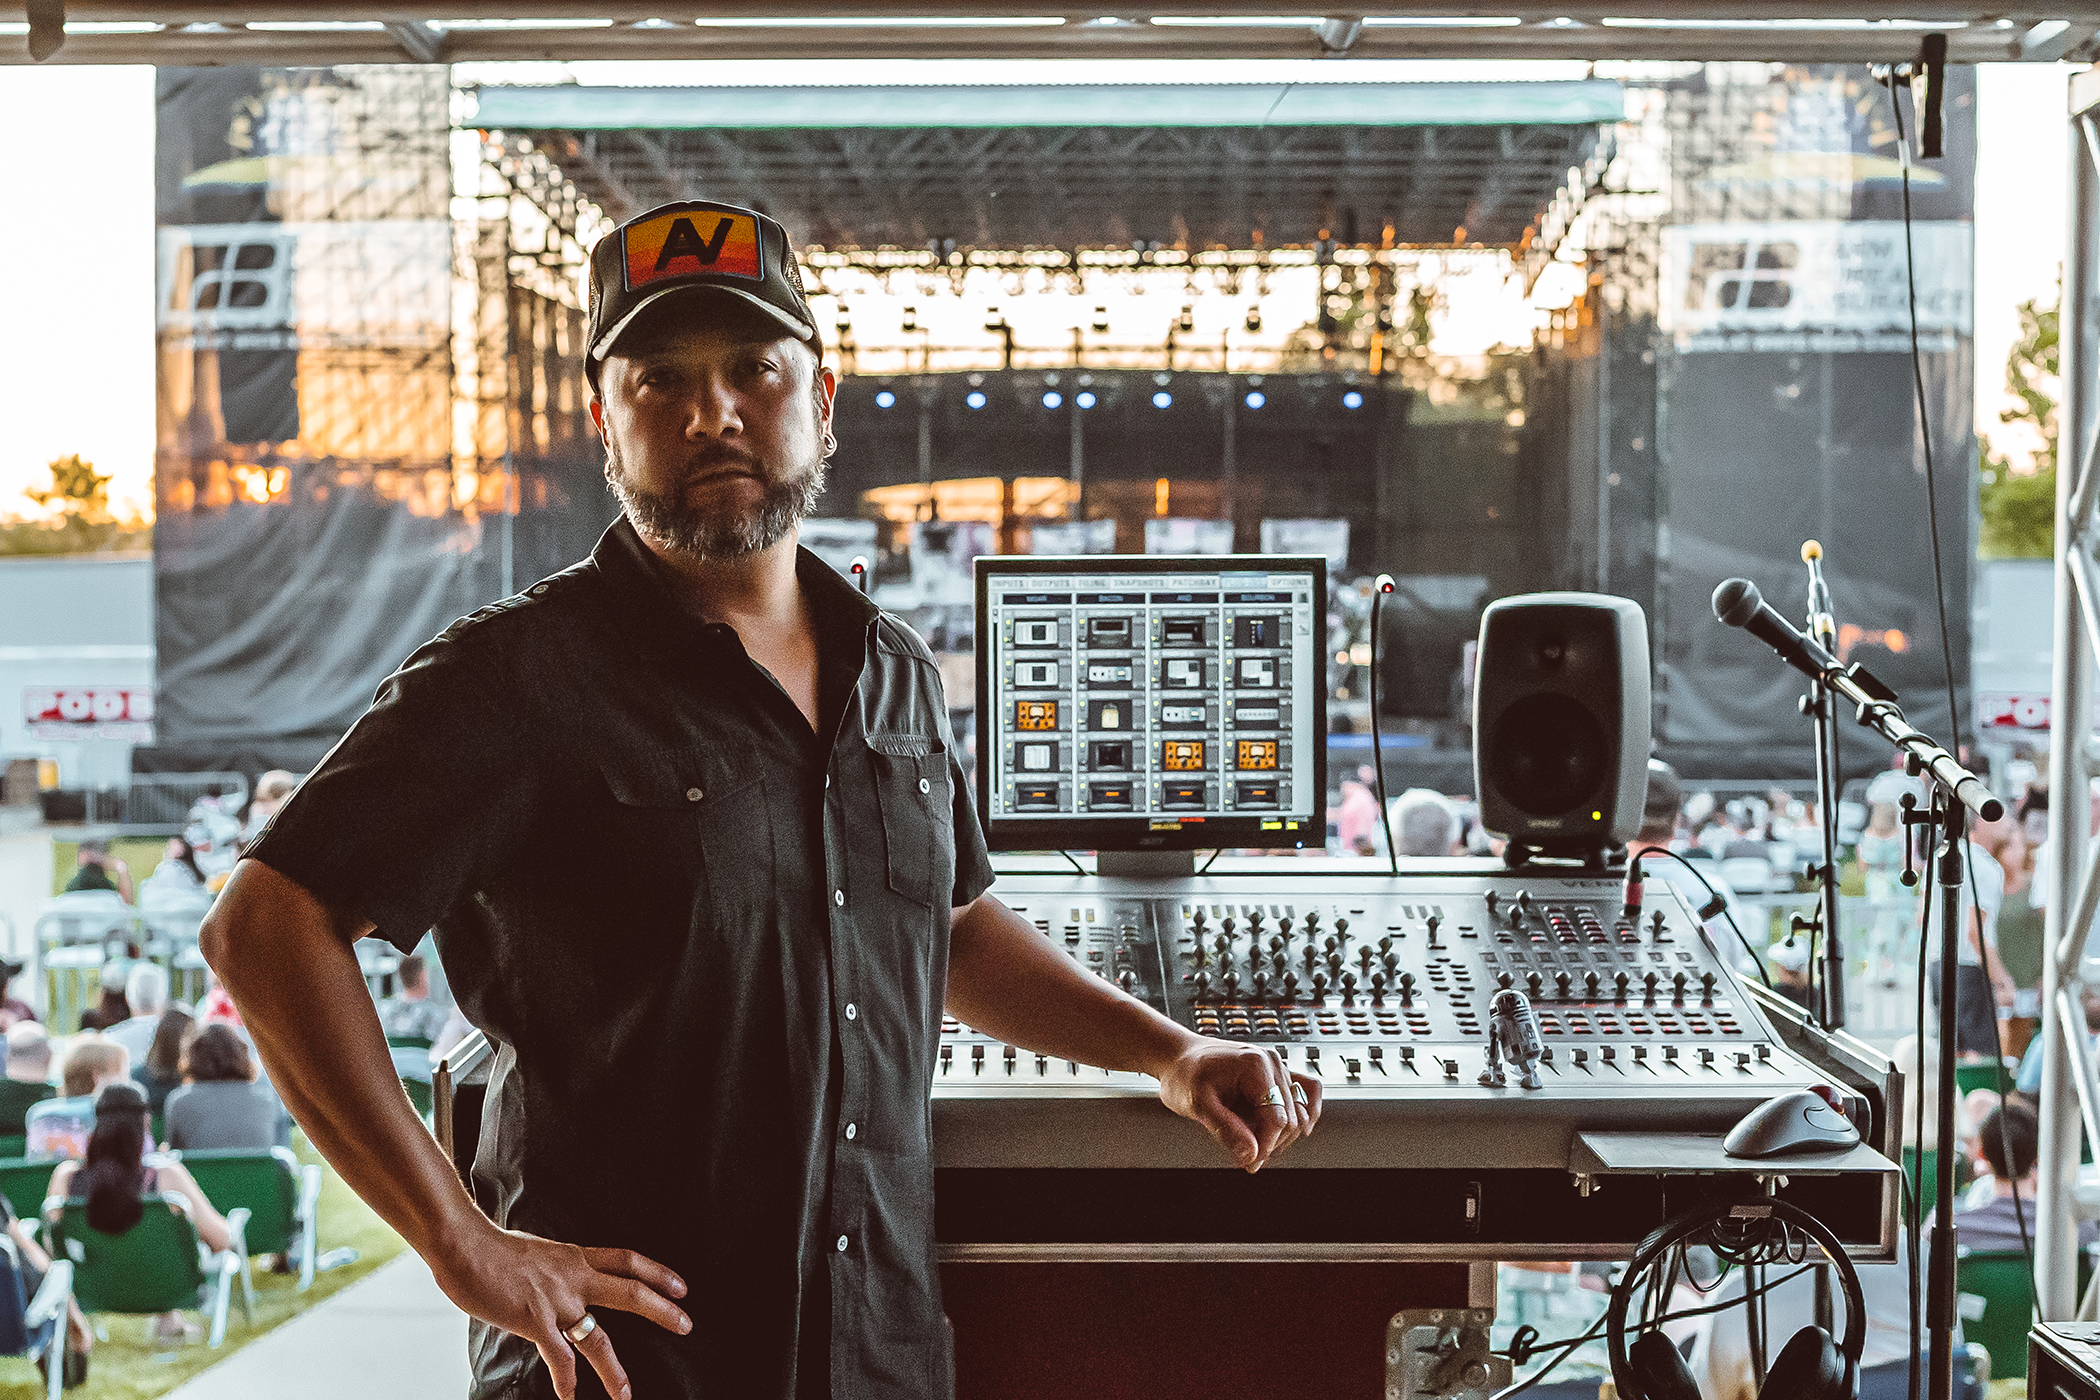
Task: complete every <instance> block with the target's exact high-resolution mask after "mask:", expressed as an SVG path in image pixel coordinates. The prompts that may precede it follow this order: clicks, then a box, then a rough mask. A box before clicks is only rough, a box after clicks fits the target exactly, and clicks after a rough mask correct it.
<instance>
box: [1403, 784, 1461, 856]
mask: <svg viewBox="0 0 2100 1400" xmlns="http://www.w3.org/2000/svg"><path fill="white" fill-rule="evenodd" d="M1458 835H1459V820H1458V809H1457V808H1456V807H1454V806H1452V805H1451V799H1450V798H1448V797H1445V796H1444V795H1443V794H1442V793H1439V792H1431V791H1430V790H1429V789H1428V788H1409V789H1408V790H1407V791H1406V792H1403V793H1401V794H1400V795H1399V796H1398V797H1396V798H1394V799H1393V840H1394V842H1395V843H1396V844H1397V845H1398V846H1399V847H1400V854H1401V855H1403V856H1448V855H1454V854H1457V852H1458Z"/></svg>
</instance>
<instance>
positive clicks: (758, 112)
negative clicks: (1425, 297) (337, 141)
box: [463, 81, 1625, 248]
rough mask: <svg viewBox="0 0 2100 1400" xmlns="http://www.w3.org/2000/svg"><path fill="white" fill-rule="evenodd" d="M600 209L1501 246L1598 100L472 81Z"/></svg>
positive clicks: (804, 233)
mask: <svg viewBox="0 0 2100 1400" xmlns="http://www.w3.org/2000/svg"><path fill="white" fill-rule="evenodd" d="M477 97H478V100H477V102H476V103H475V104H474V105H473V107H472V109H471V113H470V114H469V115H467V116H465V117H464V118H463V120H465V121H466V122H467V123H468V124H470V125H474V126H479V127H483V128H500V129H502V130H505V131H508V132H513V133H516V134H520V135H524V136H526V137H527V138H528V139H530V140H531V141H532V142H533V143H534V145H535V146H537V147H539V148H540V149H542V150H545V151H546V152H547V153H548V154H549V155H550V156H552V157H553V158H554V159H555V160H556V161H557V162H558V163H559V164H560V165H561V167H562V170H563V171H564V172H565V173H566V174H568V175H569V176H570V177H571V178H572V179H574V180H575V181H576V182H577V183H578V185H579V186H580V187H581V188H582V189H583V190H584V191H585V193H587V194H589V195H590V196H591V197H592V198H593V199H594V200H596V201H597V202H598V203H599V204H600V205H601V206H602V207H603V208H604V209H605V210H606V211H607V212H608V213H611V214H613V215H614V216H615V217H625V216H626V215H628V214H631V213H638V212H640V211H641V210H643V209H647V208H650V207H651V206H653V205H656V204H661V203H665V202H668V201H671V200H675V199H682V198H691V197H696V196H700V195H704V196H705V197H707V198H710V199H722V200H727V201H729V202H731V203H741V204H748V205H751V206H754V207H760V208H763V209H765V210H766V212H768V213H771V214H773V215H774V216H775V217H777V218H780V219H781V220H783V221H784V222H785V223H786V224H787V226H788V227H789V228H790V229H792V230H794V232H795V234H796V236H797V237H798V238H800V239H803V240H806V241H808V242H812V243H818V244H823V245H826V246H830V247H840V246H853V247H863V248H871V247H879V246H883V245H893V246H900V247H926V246H928V245H930V244H939V243H941V242H943V241H953V242H954V243H956V244H958V245H968V246H977V247H1000V248H1024V247H1060V248H1072V247H1104V246H1127V245H1130V244H1133V243H1168V244H1180V245H1185V246H1194V247H1199V248H1201V247H1216V246H1225V247H1233V248H1249V247H1257V246H1264V245H1266V246H1270V247H1276V246H1283V245H1291V244H1308V243H1312V242H1313V241H1315V240H1316V239H1318V238H1319V237H1320V236H1321V234H1322V231H1323V230H1325V231H1327V234H1328V236H1329V237H1332V238H1337V239H1340V240H1341V241H1343V242H1345V243H1354V242H1358V241H1373V242H1375V241H1378V240H1380V239H1381V238H1382V237H1383V231H1384V227H1385V226H1386V225H1387V224H1390V225H1392V228H1393V238H1394V240H1395V241H1396V242H1400V243H1445V242H1451V241H1455V240H1456V241H1465V242H1481V243H1513V242H1515V241H1517V240H1518V239H1519V238H1520V237H1522V235H1523V232H1524V230H1525V228H1526V227H1527V226H1528V225H1529V224H1530V223H1531V222H1532V220H1533V219H1534V218H1535V217H1536V215H1537V214H1538V211H1539V210H1540V208H1541V207H1542V206H1543V205H1544V204H1545V203H1546V202H1547V201H1548V200H1550V199H1551V198H1552V196H1553V192H1554V191H1555V190H1556V189H1558V188H1559V187H1560V186H1561V185H1562V184H1563V183H1565V182H1566V180H1567V178H1568V172H1569V170H1570V168H1571V167H1578V166H1581V165H1582V164H1584V162H1585V161H1587V160H1588V159H1589V157H1590V155H1591V154H1592V153H1593V152H1594V151H1595V150H1596V147H1597V143H1598V140H1599V139H1600V137H1599V132H1600V124H1603V123H1610V122H1613V121H1616V120H1618V119H1619V117H1620V116H1621V115H1622V114H1623V110H1624V105H1625V99H1624V94H1623V92H1622V91H1621V89H1620V87H1619V85H1618V84H1617V83H1610V82H1600V81H1587V82H1565V83H1553V82H1546V83H1379V84H1322V85H1317V86H1313V85H1300V86H1291V85H1287V84H1244V85H1223V84H1218V85H1186V86H1175V85H1157V86H1139V85H1133V86H1117V87H1102V86H1092V85H1083V86H1082V85H1075V86H1056V85H1049V86H1016V87H996V88H990V87H938V86H927V87H911V88H898V87H860V88H812V87H784V88H754V87H741V88H593V87H578V86H546V87H484V88H482V89H480V90H479V92H478V94H477Z"/></svg>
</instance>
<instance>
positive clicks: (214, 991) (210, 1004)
mask: <svg viewBox="0 0 2100 1400" xmlns="http://www.w3.org/2000/svg"><path fill="white" fill-rule="evenodd" d="M208 975H209V976H210V978H211V983H210V986H209V987H207V988H206V989H205V993H204V1000H202V1001H200V1002H198V1003H197V1019H198V1020H200V1021H224V1022H225V1023H226V1024H227V1025H229V1026H238V1025H240V1023H241V1013H240V1010H239V1008H237V1007H235V1006H234V1004H233V998H232V997H230V996H228V995H226V989H225V988H224V987H222V986H220V985H219V975H218V974H217V973H215V972H214V973H209V974H208Z"/></svg>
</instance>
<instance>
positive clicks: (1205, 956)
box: [1189, 941, 1210, 967]
mask: <svg viewBox="0 0 2100 1400" xmlns="http://www.w3.org/2000/svg"><path fill="white" fill-rule="evenodd" d="M1189 961H1190V962H1191V963H1194V964H1195V965H1196V966H1197V967H1202V966H1204V965H1205V964H1206V963H1208V962H1209V961H1210V949H1208V948H1206V947H1204V946H1203V944H1202V942H1201V941H1198V942H1197V944H1196V946H1195V947H1194V948H1192V949H1190V950H1189Z"/></svg>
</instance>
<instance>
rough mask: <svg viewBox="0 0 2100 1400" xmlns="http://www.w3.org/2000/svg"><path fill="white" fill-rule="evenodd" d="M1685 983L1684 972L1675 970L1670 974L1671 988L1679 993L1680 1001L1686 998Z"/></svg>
mask: <svg viewBox="0 0 2100 1400" xmlns="http://www.w3.org/2000/svg"><path fill="white" fill-rule="evenodd" d="M1684 983H1685V976H1684V974H1683V973H1681V972H1673V973H1671V974H1670V990H1671V991H1673V992H1675V993H1676V994H1677V999H1678V1000H1679V1001H1683V1000H1684Z"/></svg>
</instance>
